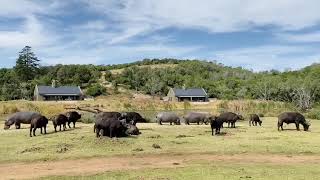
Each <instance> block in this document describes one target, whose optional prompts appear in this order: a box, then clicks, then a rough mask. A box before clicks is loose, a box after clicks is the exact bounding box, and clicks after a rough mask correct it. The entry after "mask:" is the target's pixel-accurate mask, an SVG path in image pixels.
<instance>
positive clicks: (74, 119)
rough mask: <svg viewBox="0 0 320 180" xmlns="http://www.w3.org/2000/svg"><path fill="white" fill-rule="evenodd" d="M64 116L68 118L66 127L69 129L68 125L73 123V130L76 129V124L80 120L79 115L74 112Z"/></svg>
mask: <svg viewBox="0 0 320 180" xmlns="http://www.w3.org/2000/svg"><path fill="white" fill-rule="evenodd" d="M65 116H66V117H67V118H68V126H69V128H71V127H70V124H71V123H73V128H75V127H76V122H77V121H78V120H79V119H81V114H79V113H78V112H76V111H71V112H67V113H66V114H65Z"/></svg>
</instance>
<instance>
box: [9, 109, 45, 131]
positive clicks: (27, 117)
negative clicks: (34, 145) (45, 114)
mask: <svg viewBox="0 0 320 180" xmlns="http://www.w3.org/2000/svg"><path fill="white" fill-rule="evenodd" d="M39 117H41V114H39V113H36V112H17V113H14V114H12V115H11V116H10V117H9V118H8V119H7V120H6V121H5V123H4V129H9V128H10V126H11V125H12V124H15V126H16V129H20V127H21V124H30V123H31V120H32V119H34V118H39Z"/></svg>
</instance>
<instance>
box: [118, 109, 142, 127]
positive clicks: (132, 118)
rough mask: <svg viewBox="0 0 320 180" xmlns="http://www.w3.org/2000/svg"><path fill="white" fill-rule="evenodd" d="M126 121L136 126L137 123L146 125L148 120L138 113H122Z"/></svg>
mask: <svg viewBox="0 0 320 180" xmlns="http://www.w3.org/2000/svg"><path fill="white" fill-rule="evenodd" d="M122 115H123V117H124V119H126V122H127V123H131V124H132V125H136V124H137V122H141V123H146V122H147V120H146V119H144V118H143V117H142V116H141V115H140V114H139V113H137V112H125V113H122Z"/></svg>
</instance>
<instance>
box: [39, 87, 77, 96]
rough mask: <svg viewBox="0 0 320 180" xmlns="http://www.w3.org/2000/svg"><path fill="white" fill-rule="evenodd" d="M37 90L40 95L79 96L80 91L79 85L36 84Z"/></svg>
mask: <svg viewBox="0 0 320 180" xmlns="http://www.w3.org/2000/svg"><path fill="white" fill-rule="evenodd" d="M38 91H39V94H40V95H74V96H75V95H77V96H81V95H82V92H81V89H80V88H79V87H76V86H60V87H56V88H54V87H51V86H38Z"/></svg>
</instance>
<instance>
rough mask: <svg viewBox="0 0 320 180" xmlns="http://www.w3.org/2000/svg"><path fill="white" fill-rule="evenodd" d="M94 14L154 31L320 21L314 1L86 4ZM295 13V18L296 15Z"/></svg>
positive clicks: (285, 26) (297, 26)
mask: <svg viewBox="0 0 320 180" xmlns="http://www.w3.org/2000/svg"><path fill="white" fill-rule="evenodd" d="M87 2H88V4H89V5H90V6H91V8H92V9H94V10H95V11H97V12H100V13H104V14H107V15H108V16H109V17H113V18H114V19H115V20H117V21H119V22H120V23H121V22H126V23H128V22H130V24H134V23H139V24H142V23H144V24H148V25H150V26H152V27H155V28H161V27H168V26H173V27H182V28H185V27H188V28H203V29H207V30H208V31H210V32H230V31H240V30H247V29H250V28H252V27H255V26H265V25H274V26H278V27H280V28H283V29H291V30H292V29H294V30H296V29H302V28H305V27H310V26H313V25H315V24H316V23H318V22H319V20H320V14H319V13H318V12H319V11H318V7H319V6H320V2H319V1H318V0H308V1H301V0H281V1H278V0H259V1H256V0H224V1H213V0H201V1H199V0H175V1H174V2H173V1H172V0H161V1H157V0H136V1H125V0H124V1H118V0H110V1H102V0H92V1H87ZM297 10H298V11H299V14H297Z"/></svg>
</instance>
